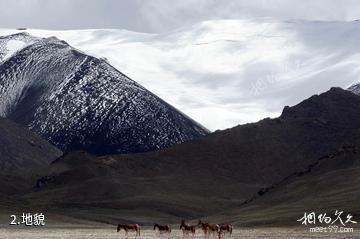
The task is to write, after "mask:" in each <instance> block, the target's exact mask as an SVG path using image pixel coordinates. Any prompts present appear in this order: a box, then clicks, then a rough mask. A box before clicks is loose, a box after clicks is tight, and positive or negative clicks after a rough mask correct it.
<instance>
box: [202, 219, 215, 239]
mask: <svg viewBox="0 0 360 239" xmlns="http://www.w3.org/2000/svg"><path fill="white" fill-rule="evenodd" d="M198 226H201V229H202V230H203V232H204V235H205V238H206V237H208V236H210V235H211V234H212V235H213V236H218V235H219V237H220V234H219V233H220V226H219V225H218V224H209V223H204V222H202V221H201V220H199V222H198Z"/></svg>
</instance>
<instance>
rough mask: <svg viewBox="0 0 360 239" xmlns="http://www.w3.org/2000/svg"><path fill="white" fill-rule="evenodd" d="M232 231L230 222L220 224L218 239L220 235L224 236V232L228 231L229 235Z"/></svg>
mask: <svg viewBox="0 0 360 239" xmlns="http://www.w3.org/2000/svg"><path fill="white" fill-rule="evenodd" d="M232 231H233V226H232V225H231V224H222V225H220V232H219V239H220V238H221V235H222V234H223V235H224V238H225V234H226V233H229V235H230V237H231V234H232Z"/></svg>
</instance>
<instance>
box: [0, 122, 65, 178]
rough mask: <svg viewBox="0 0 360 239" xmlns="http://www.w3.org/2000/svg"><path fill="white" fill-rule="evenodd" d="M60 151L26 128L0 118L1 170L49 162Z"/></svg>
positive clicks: (58, 154) (13, 169) (32, 166)
mask: <svg viewBox="0 0 360 239" xmlns="http://www.w3.org/2000/svg"><path fill="white" fill-rule="evenodd" d="M61 154H62V153H61V151H60V150H58V149H57V148H56V147H54V146H53V145H51V144H49V143H48V142H46V141H45V140H43V139H41V138H40V137H39V136H37V135H36V134H34V133H32V132H30V131H29V130H27V129H26V128H24V127H22V126H20V125H17V124H15V123H13V122H11V121H9V120H7V119H2V118H0V156H1V157H0V169H1V171H2V172H6V171H15V170H18V169H31V168H35V167H39V166H44V165H47V164H49V163H50V162H51V161H53V160H55V159H56V158H57V157H59V156H60V155H61Z"/></svg>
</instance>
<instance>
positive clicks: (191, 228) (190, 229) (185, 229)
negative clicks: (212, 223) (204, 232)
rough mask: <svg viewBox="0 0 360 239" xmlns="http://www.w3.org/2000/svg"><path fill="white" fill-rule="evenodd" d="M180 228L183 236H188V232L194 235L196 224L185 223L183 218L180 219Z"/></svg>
mask: <svg viewBox="0 0 360 239" xmlns="http://www.w3.org/2000/svg"><path fill="white" fill-rule="evenodd" d="M180 230H182V232H183V237H185V236H188V235H189V234H190V233H191V235H192V236H193V237H194V235H195V232H196V226H192V225H187V224H186V223H185V220H181V224H180Z"/></svg>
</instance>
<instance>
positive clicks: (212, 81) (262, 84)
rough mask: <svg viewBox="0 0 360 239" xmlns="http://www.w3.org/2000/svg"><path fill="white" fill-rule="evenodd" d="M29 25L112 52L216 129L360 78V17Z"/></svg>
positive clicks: (84, 47)
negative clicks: (148, 27)
mask: <svg viewBox="0 0 360 239" xmlns="http://www.w3.org/2000/svg"><path fill="white" fill-rule="evenodd" d="M26 31H27V32H29V33H30V34H31V35H34V36H41V37H50V36H56V37H57V38H59V39H62V40H65V41H66V42H68V43H69V44H70V45H71V46H73V47H75V48H77V49H80V50H81V51H84V52H86V54H89V55H92V56H96V57H98V58H102V57H104V58H106V59H107V60H108V61H109V62H110V63H111V65H113V66H114V67H115V68H117V69H119V70H121V72H122V73H124V74H126V75H127V76H129V77H130V78H132V79H134V80H136V81H137V82H138V83H140V84H141V85H142V86H144V87H145V88H147V89H149V90H150V91H151V92H153V93H155V94H156V95H158V96H160V97H161V98H162V99H164V100H165V101H166V102H169V103H171V104H172V105H174V106H176V108H178V109H180V110H181V111H182V112H185V113H186V114H187V115H189V116H190V117H191V118H192V119H194V120H196V121H197V122H200V123H201V124H202V125H204V126H205V127H206V128H209V129H210V130H212V131H215V130H217V129H226V128H230V127H233V126H235V125H238V124H244V123H250V122H256V121H259V120H261V119H263V118H265V117H271V118H273V117H278V116H279V115H280V114H281V111H282V108H283V106H284V105H294V104H296V103H297V102H300V101H301V100H303V99H306V98H308V97H310V96H312V95H314V94H319V93H321V92H325V91H326V90H328V89H329V88H330V87H332V86H339V87H341V88H343V89H345V88H348V87H349V86H351V85H353V84H354V83H356V82H358V81H359V77H358V75H359V72H357V71H358V68H357V65H358V64H359V58H358V53H359V52H360V46H359V44H358V39H359V38H360V21H338V22H336V21H335V22H333V21H332V22H328V21H308V20H280V19H271V18H244V19H231V20H223V19H217V20H211V21H204V22H199V23H196V24H194V25H190V26H184V27H182V28H179V29H173V30H172V31H169V32H164V33H160V34H149V33H139V32H132V31H128V30H122V29H86V30H81V29H76V30H62V31H61V30H60V31H59V30H39V29H27V30H26ZM17 32H21V31H17V30H15V29H0V35H8V34H11V33H17ZM344 36H346V38H344ZM310 86H311V87H310Z"/></svg>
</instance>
